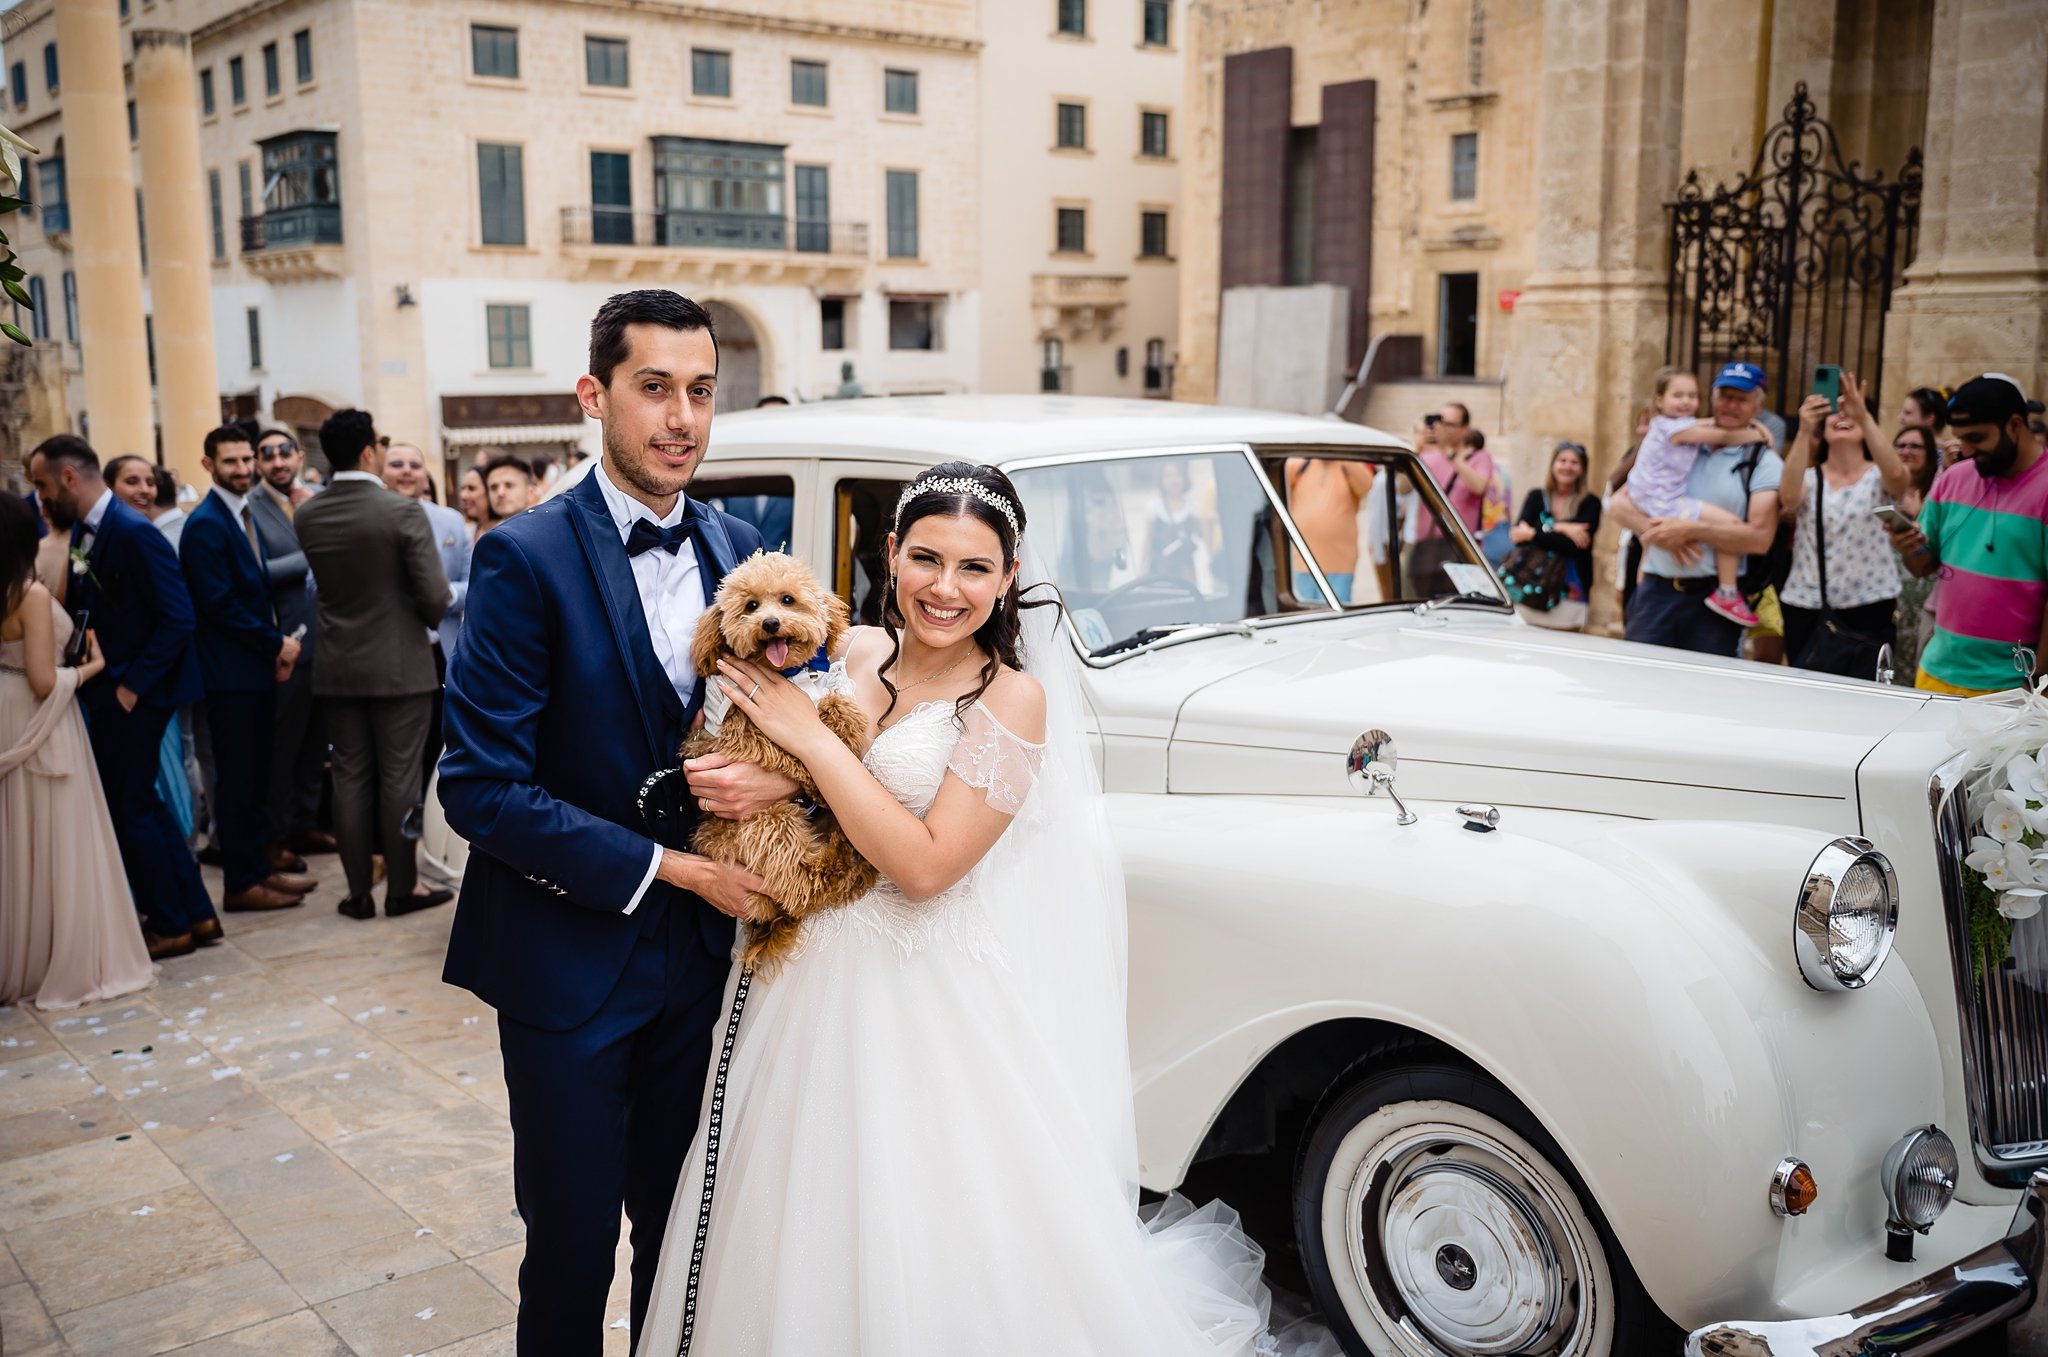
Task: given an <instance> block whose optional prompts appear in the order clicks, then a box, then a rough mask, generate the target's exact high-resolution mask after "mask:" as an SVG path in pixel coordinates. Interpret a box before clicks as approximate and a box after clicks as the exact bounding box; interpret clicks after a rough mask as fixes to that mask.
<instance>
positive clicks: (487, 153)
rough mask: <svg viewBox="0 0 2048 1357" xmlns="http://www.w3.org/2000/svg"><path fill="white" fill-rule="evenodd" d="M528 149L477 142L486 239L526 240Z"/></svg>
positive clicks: (515, 242) (503, 241)
mask: <svg viewBox="0 0 2048 1357" xmlns="http://www.w3.org/2000/svg"><path fill="white" fill-rule="evenodd" d="M525 155H526V153H525V150H524V148H522V147H518V146H501V145H499V144H497V143H496V142H489V141H485V142H478V143H477V148H476V165H477V198H478V200H479V202H480V203H481V204H482V207H483V243H484V244H486V245H524V244H525V243H526V174H525V169H526V164H525Z"/></svg>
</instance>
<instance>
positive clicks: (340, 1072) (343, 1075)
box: [334, 1070, 348, 1079]
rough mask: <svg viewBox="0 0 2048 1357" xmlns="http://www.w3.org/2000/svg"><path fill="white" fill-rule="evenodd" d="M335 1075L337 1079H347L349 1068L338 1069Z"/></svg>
mask: <svg viewBox="0 0 2048 1357" xmlns="http://www.w3.org/2000/svg"><path fill="white" fill-rule="evenodd" d="M334 1077H335V1078H336V1079H346V1078H348V1071H347V1070H337V1071H336V1072H335V1075H334Z"/></svg>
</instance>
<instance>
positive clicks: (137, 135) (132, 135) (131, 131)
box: [128, 99, 142, 146]
mask: <svg viewBox="0 0 2048 1357" xmlns="http://www.w3.org/2000/svg"><path fill="white" fill-rule="evenodd" d="M140 140H142V128H141V125H140V124H139V123H137V122H136V121H135V101H134V100H133V99H130V100H129V101H128V144H129V145H130V146H133V145H134V144H135V143H136V142H138V141H140Z"/></svg>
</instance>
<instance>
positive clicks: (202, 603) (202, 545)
mask: <svg viewBox="0 0 2048 1357" xmlns="http://www.w3.org/2000/svg"><path fill="white" fill-rule="evenodd" d="M251 491H252V493H253V492H254V487H253V486H252V487H251ZM178 563H179V564H180V565H181V566H183V567H184V571H185V584H186V587H187V588H189V589H190V590H191V591H192V610H193V612H194V613H195V614H196V615H197V617H198V623H199V625H198V630H197V633H196V640H197V642H198V649H199V672H200V673H201V674H202V675H204V677H205V679H206V690H207V691H208V692H215V693H217V692H263V691H266V690H268V689H271V688H275V687H276V686H277V652H278V651H279V650H280V649H281V648H282V647H283V645H284V633H283V632H281V631H279V630H278V629H277V617H276V614H275V612H274V611H273V609H272V607H271V602H270V579H269V577H268V574H267V572H266V571H265V570H264V566H263V563H262V562H261V561H259V560H257V559H256V554H255V553H254V552H252V551H250V550H249V537H248V534H247V533H245V532H244V531H243V530H242V525H241V524H240V523H238V522H236V521H235V517H234V515H233V514H232V513H230V512H229V511H228V506H227V505H226V504H225V503H224V502H223V501H222V500H221V497H220V496H219V495H216V494H214V493H212V492H211V491H209V492H208V493H207V495H206V498H204V499H202V500H200V501H199V505H198V507H197V508H195V509H194V510H193V511H192V513H191V515H190V516H189V517H187V518H186V520H185V532H184V535H183V536H182V537H180V538H179V539H178Z"/></svg>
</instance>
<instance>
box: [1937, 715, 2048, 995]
mask: <svg viewBox="0 0 2048 1357" xmlns="http://www.w3.org/2000/svg"><path fill="white" fill-rule="evenodd" d="M2018 697H2019V701H2018V703H2017V705H2015V704H2014V703H2013V702H2012V700H2011V699H2010V698H2005V699H2003V700H1998V701H1993V702H1984V703H1978V702H1971V703H1967V704H1964V706H1963V708H1962V710H1961V711H1960V712H1958V713H1957V717H1956V724H1955V729H1954V732H1953V738H1954V741H1955V743H1956V745H1957V747H1959V748H1960V749H1962V750H1963V751H1965V752H1966V753H1968V754H1970V755H1972V756H1973V763H1974V764H1975V771H1974V772H1972V774H1971V775H1970V777H1969V780H1968V781H1967V783H1966V784H1965V787H1966V794H1967V796H1968V800H1967V802H1966V806H1967V811H1966V813H1967V814H1968V816H1969V817H1970V820H1971V823H1970V824H1969V827H1968V830H1967V832H1968V834H1969V836H1970V840H1969V851H1968V853H1967V855H1966V856H1965V857H1964V858H1963V868H1964V870H1963V901H1964V904H1965V906H1966V907H1967V909H1968V912H1969V933H1970V959H1971V963H1972V967H1973V969H1974V970H1975V971H1976V973H1977V974H1978V975H1979V976H1980V977H1981V976H1982V975H1983V973H1984V972H1985V971H1986V970H1988V969H1989V968H1991V967H1993V966H1997V965H1999V964H2001V963H2003V962H2004V961H2005V959H2006V958H2007V957H2008V956H2010V955H2011V954H2012V935H2013V929H2014V928H2015V926H2017V925H2018V924H2020V923H2023V922H2025V921H2026V920H2028V919H2032V918H2034V917H2036V916H2037V915H2039V914H2040V913H2041V907H2042V904H2043V902H2044V901H2048V692H2044V691H2043V690H2042V689H2039V688H2031V689H2022V690H2020V691H2019V693H2018Z"/></svg>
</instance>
